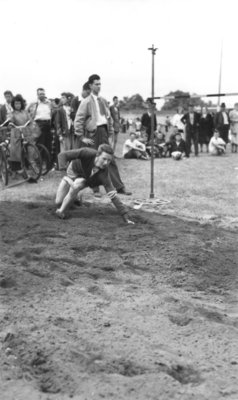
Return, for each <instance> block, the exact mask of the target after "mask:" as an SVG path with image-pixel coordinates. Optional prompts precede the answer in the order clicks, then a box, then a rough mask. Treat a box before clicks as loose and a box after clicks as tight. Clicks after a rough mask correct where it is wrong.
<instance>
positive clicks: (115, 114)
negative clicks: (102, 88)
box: [110, 96, 120, 153]
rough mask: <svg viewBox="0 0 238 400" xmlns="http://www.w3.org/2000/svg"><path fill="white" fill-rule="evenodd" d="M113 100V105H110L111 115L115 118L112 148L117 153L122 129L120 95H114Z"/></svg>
mask: <svg viewBox="0 0 238 400" xmlns="http://www.w3.org/2000/svg"><path fill="white" fill-rule="evenodd" d="M112 100H113V105H112V106H111V107H110V112H111V117H112V120H113V129H114V134H113V136H112V148H113V151H114V153H115V151H116V145H117V139H118V134H119V131H120V110H119V101H118V97H117V96H114V97H113V99H112Z"/></svg>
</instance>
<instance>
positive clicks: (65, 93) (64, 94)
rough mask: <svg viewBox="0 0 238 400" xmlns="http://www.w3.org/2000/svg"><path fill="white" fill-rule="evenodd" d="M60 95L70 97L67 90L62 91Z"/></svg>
mask: <svg viewBox="0 0 238 400" xmlns="http://www.w3.org/2000/svg"><path fill="white" fill-rule="evenodd" d="M60 96H64V97H67V98H68V93H67V92H63V93H61V95H60Z"/></svg>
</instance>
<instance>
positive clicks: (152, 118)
mask: <svg viewBox="0 0 238 400" xmlns="http://www.w3.org/2000/svg"><path fill="white" fill-rule="evenodd" d="M148 50H150V51H151V53H152V79H151V101H152V105H151V136H150V139H151V173H150V174H151V175H150V199H153V198H154V197H155V195H154V118H155V117H154V116H155V107H154V91H155V65H154V57H155V53H156V50H157V48H155V47H154V45H153V44H152V47H150V48H149V49H148Z"/></svg>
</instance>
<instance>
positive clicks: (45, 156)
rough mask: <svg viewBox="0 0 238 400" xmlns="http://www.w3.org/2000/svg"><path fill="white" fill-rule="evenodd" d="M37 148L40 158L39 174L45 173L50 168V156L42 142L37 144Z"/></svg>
mask: <svg viewBox="0 0 238 400" xmlns="http://www.w3.org/2000/svg"><path fill="white" fill-rule="evenodd" d="M37 148H38V150H39V152H40V156H41V160H42V169H41V175H46V174H47V172H49V170H50V168H51V157H50V153H49V151H48V150H47V148H46V147H45V146H44V145H43V144H40V143H39V144H37Z"/></svg>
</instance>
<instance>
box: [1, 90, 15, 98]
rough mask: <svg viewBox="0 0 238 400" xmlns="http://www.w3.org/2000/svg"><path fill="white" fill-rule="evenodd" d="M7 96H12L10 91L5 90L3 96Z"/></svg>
mask: <svg viewBox="0 0 238 400" xmlns="http://www.w3.org/2000/svg"><path fill="white" fill-rule="evenodd" d="M7 94H10V95H11V96H12V97H13V94H12V92H11V90H5V92H4V93H3V95H4V96H6V95H7Z"/></svg>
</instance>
